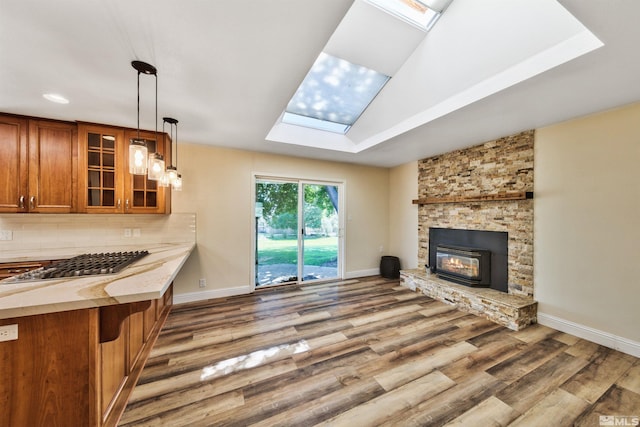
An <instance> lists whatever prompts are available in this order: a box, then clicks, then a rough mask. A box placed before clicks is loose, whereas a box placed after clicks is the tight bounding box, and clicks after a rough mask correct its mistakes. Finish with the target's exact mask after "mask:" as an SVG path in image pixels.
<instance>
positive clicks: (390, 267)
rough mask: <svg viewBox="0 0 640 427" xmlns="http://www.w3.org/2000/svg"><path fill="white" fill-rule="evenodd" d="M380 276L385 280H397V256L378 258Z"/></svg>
mask: <svg viewBox="0 0 640 427" xmlns="http://www.w3.org/2000/svg"><path fill="white" fill-rule="evenodd" d="M380 275H381V276H382V277H384V278H385V279H399V278H400V258H398V257H397V256H383V257H382V258H380Z"/></svg>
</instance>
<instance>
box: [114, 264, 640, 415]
mask: <svg viewBox="0 0 640 427" xmlns="http://www.w3.org/2000/svg"><path fill="white" fill-rule="evenodd" d="M600 415H603V416H619V417H621V416H629V418H628V419H626V420H625V421H627V422H630V423H632V422H633V421H634V420H633V419H632V418H631V416H640V359H637V358H634V357H632V356H629V355H626V354H623V353H620V352H617V351H614V350H611V349H608V348H606V347H602V346H599V345H597V344H594V343H591V342H588V341H585V340H582V339H579V338H577V337H574V336H571V335H568V334H565V333H562V332H558V331H555V330H553V329H550V328H547V327H544V326H541V325H534V326H531V327H529V328H527V329H524V330H522V331H519V332H513V331H511V330H509V329H506V328H504V327H501V326H498V325H496V324H494V323H491V322H489V321H487V320H484V319H482V318H479V317H476V316H474V315H470V314H466V313H463V312H460V311H457V310H455V309H452V308H451V307H450V306H448V305H445V304H443V303H440V302H438V301H435V300H433V299H431V298H428V297H426V296H424V295H420V294H416V293H413V292H411V291H409V290H407V289H406V288H404V287H402V286H400V285H399V283H398V281H397V280H395V281H394V280H385V279H382V278H379V277H372V278H367V279H360V280H348V281H342V282H334V283H326V284H315V285H306V286H302V287H301V286H285V287H280V288H268V289H263V290H260V291H258V292H256V293H254V294H252V295H245V296H238V297H231V298H224V299H219V300H210V301H203V302H198V303H191V304H181V305H176V306H174V308H173V311H172V313H171V314H170V316H169V319H168V320H167V323H166V325H165V327H164V329H163V331H162V333H161V335H160V337H159V338H158V341H157V343H156V345H155V347H154V349H153V351H152V354H151V356H150V358H149V360H148V362H147V365H146V366H145V368H144V371H143V372H142V376H141V378H140V381H139V383H138V385H137V386H136V388H135V390H134V392H133V395H132V396H131V399H130V402H129V405H128V406H127V409H126V411H125V413H124V415H123V418H122V420H121V423H120V425H121V426H147V425H148V426H159V425H167V426H187V425H188V426H207V425H215V426H246V425H256V426H275V425H295V426H311V425H317V424H319V425H326V426H358V427H360V426H374V425H375V426H378V425H382V426H440V425H450V426H463V425H464V426H481V427H483V426H506V425H510V426H545V427H546V426H554V427H555V426H569V425H577V426H599V425H600V418H599V417H600ZM610 425H613V424H610ZM616 425H619V424H616ZM624 425H633V424H624Z"/></svg>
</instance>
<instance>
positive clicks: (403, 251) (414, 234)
mask: <svg viewBox="0 0 640 427" xmlns="http://www.w3.org/2000/svg"><path fill="white" fill-rule="evenodd" d="M417 198H418V162H417V161H416V162H410V163H406V164H404V165H400V166H397V167H395V168H392V169H391V170H390V173H389V251H388V252H389V253H388V255H394V256H397V257H399V258H400V267H401V268H403V269H411V268H418V231H417V230H418V205H414V204H412V203H411V201H412V200H414V199H417Z"/></svg>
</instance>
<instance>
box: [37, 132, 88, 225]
mask: <svg viewBox="0 0 640 427" xmlns="http://www.w3.org/2000/svg"><path fill="white" fill-rule="evenodd" d="M77 188H78V134H77V127H76V125H75V124H72V123H62V122H52V121H47V120H29V198H28V201H27V205H28V210H29V212H38V213H69V212H76V211H77V206H78V195H77Z"/></svg>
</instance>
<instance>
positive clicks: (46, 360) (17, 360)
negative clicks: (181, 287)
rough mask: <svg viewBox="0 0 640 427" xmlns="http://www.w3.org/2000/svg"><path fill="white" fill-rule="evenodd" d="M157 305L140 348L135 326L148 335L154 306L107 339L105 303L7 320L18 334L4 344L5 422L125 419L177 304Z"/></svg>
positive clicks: (0, 392) (1, 419)
mask: <svg viewBox="0 0 640 427" xmlns="http://www.w3.org/2000/svg"><path fill="white" fill-rule="evenodd" d="M167 292H171V288H169V290H168V291H167ZM169 295H171V294H169ZM161 300H162V302H163V305H164V302H165V298H164V297H163V298H161ZM157 306H158V304H157V302H154V303H153V304H151V305H150V306H149V308H148V309H147V310H153V311H154V313H155V315H154V316H153V317H152V318H154V319H155V322H154V324H153V327H151V328H150V329H151V330H150V333H149V334H148V336H147V337H146V339H145V341H144V342H143V343H142V345H139V346H137V347H132V346H130V345H129V337H130V336H133V334H131V335H130V333H129V327H139V328H141V329H140V330H141V332H140V334H135V335H136V336H139V335H142V332H143V331H144V324H143V322H142V321H141V319H143V317H144V318H146V319H149V318H150V316H149V314H148V313H146V312H145V316H139V319H140V321H138V322H134V321H132V322H131V325H130V324H129V323H130V322H129V318H127V319H125V320H124V322H123V326H122V328H121V333H120V336H118V337H117V339H116V340H114V341H111V342H105V343H101V342H100V323H101V322H100V309H98V308H90V309H84V310H74V311H66V312H60V313H51V314H43V315H37V316H25V317H19V318H14V319H3V320H0V326H4V325H14V324H15V325H18V339H17V340H12V341H5V342H0V378H1V380H0V408H2V410H0V426H7V427H8V426H16V427H23V426H67V425H78V426H115V425H117V423H118V420H119V419H120V417H121V415H122V413H123V412H124V409H125V407H126V404H127V400H128V398H129V396H130V394H131V392H132V390H133V388H134V387H135V384H136V382H137V381H138V378H139V377H140V373H141V372H142V369H143V367H144V364H145V362H146V360H147V358H148V356H149V353H150V352H151V349H152V347H153V345H154V343H155V341H156V339H157V337H158V335H159V333H160V330H161V328H162V326H163V325H164V322H165V321H166V319H167V316H168V315H169V311H170V308H171V302H170V301H169V304H168V305H164V309H163V310H160V311H156V310H157ZM134 323H136V324H135V325H134ZM132 325H133V326H132ZM131 348H135V349H136V350H137V354H136V355H131V354H129V351H130V349H131ZM114 359H117V360H115V361H114ZM130 362H132V363H130ZM113 366H121V369H120V370H118V369H111V368H112V367H113ZM113 384H115V386H113ZM110 390H111V391H110Z"/></svg>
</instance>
